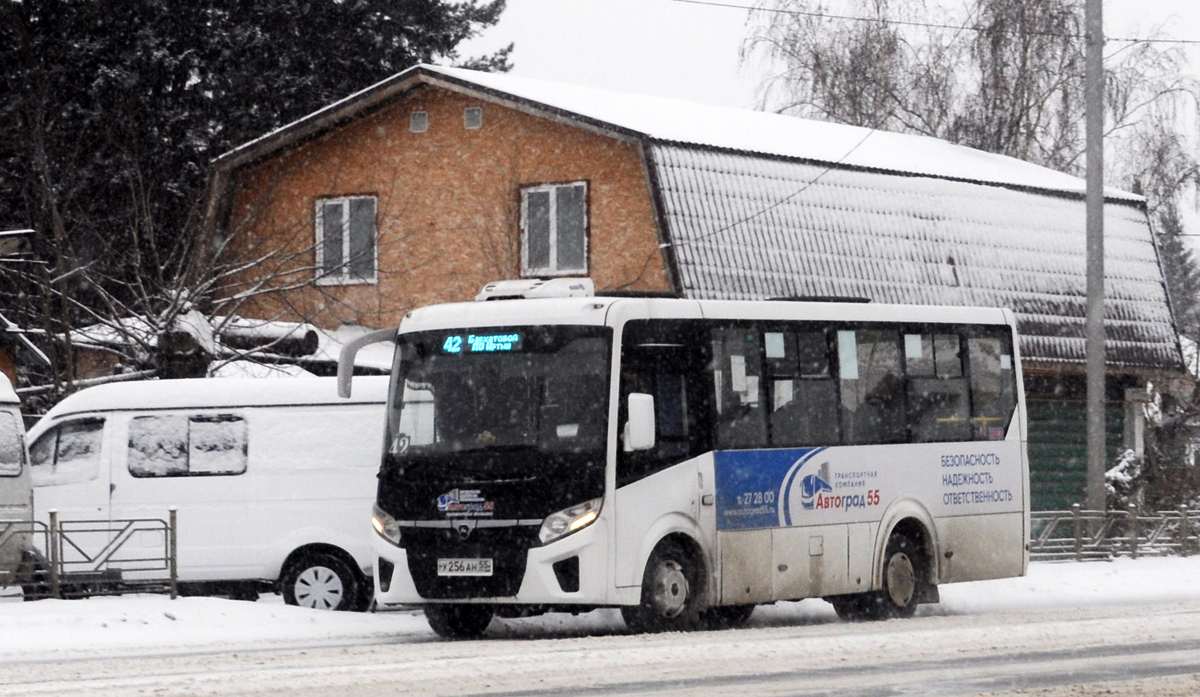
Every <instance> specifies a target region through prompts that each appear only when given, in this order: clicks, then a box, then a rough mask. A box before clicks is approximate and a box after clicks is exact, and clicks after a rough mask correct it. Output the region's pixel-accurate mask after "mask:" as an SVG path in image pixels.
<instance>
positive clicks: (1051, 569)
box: [0, 557, 1200, 684]
mask: <svg viewBox="0 0 1200 697" xmlns="http://www.w3.org/2000/svg"><path fill="white" fill-rule="evenodd" d="M941 597H942V602H941V604H940V605H933V606H925V607H924V608H922V610H921V611H920V613H919V614H921V615H927V616H928V615H974V614H986V613H1022V612H1032V613H1036V612H1038V611H1047V610H1056V611H1057V610H1065V609H1087V608H1089V607H1111V606H1114V605H1139V604H1161V603H1177V602H1197V601H1200V557H1193V558H1155V559H1140V560H1136V561H1134V560H1130V559H1118V560H1116V561H1112V562H1089V563H1075V562H1067V563H1056V564H1050V563H1036V564H1033V565H1031V567H1030V570H1029V575H1028V576H1026V577H1025V578H1019V579H1006V580H998V581H984V582H978V583H966V584H955V585H946V586H942V587H941ZM833 621H834V614H833V610H832V608H831V607H830V606H829V605H828V604H827V603H824V602H822V601H819V600H806V601H802V602H798V603H779V604H777V605H775V606H770V607H760V608H759V609H758V610H757V611H756V612H755V614H754V616H753V617H752V618H751V620H750V623H749V624H750V626H751V627H762V628H766V627H786V626H802V625H807V624H827V623H830V622H833ZM623 633H625V629H624V625H623V624H622V623H621V620H620V615H619V614H618V613H617V612H616V611H613V610H600V611H596V612H592V613H588V614H585V615H580V616H577V617H573V616H571V615H566V614H551V615H546V616H543V617H538V618H529V619H520V620H497V621H495V622H493V624H492V626H491V628H490V630H489V632H488V636H489V637H492V638H522V637H523V638H547V639H552V638H570V637H580V636H589V635H597V634H599V635H612V634H623ZM427 641H428V642H432V641H438V639H437V637H435V636H434V635H433V634H432V632H430V630H429V628H428V626H427V625H426V623H425V619H424V617H423V616H422V615H421V614H420V613H418V612H413V611H408V610H399V611H389V612H380V613H376V614H357V613H328V612H319V611H312V610H304V609H300V608H294V607H288V606H285V605H283V604H282V603H281V602H280V601H279V600H278V598H277V597H272V596H264V597H263V599H262V600H260V601H259V602H257V603H248V602H240V601H231V600H224V599H217V598H180V599H177V600H170V599H169V598H167V597H165V596H154V595H138V596H124V597H114V598H92V599H88V600H44V601H39V602H35V603H24V602H21V601H20V600H19V598H11V597H10V598H5V599H0V663H12V662H42V661H50V662H54V661H62V660H78V659H87V658H100V657H106V656H121V657H130V656H138V655H141V656H155V655H172V654H183V653H195V652H205V651H222V652H227V651H239V650H260V649H264V648H278V649H303V648H316V647H329V646H347V645H369V644H387V643H396V642H402V643H423V642H427ZM2 674H3V667H2V666H0V676H2ZM3 682H4V681H3V679H2V677H0V684H2V683H3Z"/></svg>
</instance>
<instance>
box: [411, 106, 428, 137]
mask: <svg viewBox="0 0 1200 697" xmlns="http://www.w3.org/2000/svg"><path fill="white" fill-rule="evenodd" d="M408 130H409V131H410V132H412V133H424V132H425V131H428V130H429V112H428V111H414V112H413V113H412V114H410V115H409V117H408Z"/></svg>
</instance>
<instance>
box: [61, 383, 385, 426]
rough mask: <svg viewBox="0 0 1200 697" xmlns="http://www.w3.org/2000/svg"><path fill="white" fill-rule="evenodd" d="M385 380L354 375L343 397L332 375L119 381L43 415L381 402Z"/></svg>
mask: <svg viewBox="0 0 1200 697" xmlns="http://www.w3.org/2000/svg"><path fill="white" fill-rule="evenodd" d="M387 383H388V378H387V377H386V376H378V377H376V376H363V377H356V378H355V379H354V396H353V397H352V398H350V399H342V398H341V397H338V395H337V380H336V379H335V378H306V379H301V380H286V379H261V380H248V379H236V378H228V379H227V378H197V379H192V380H142V381H137V382H117V383H110V384H107V385H98V386H96V387H90V388H88V389H86V390H81V391H79V392H76V393H75V394H73V395H71V396H69V397H67V398H66V399H64V400H63V401H61V402H59V403H58V404H57V405H55V407H54V408H53V409H51V410H50V411H49V412H48V413H47V414H46V416H45V417H43V420H44V421H52V420H54V419H59V418H62V417H64V416H68V415H71V414H82V413H94V412H102V411H133V410H139V409H188V408H214V407H235V406H236V407H249V406H292V405H309V404H331V405H337V404H352V403H358V404H363V403H383V402H384V401H386V399H387Z"/></svg>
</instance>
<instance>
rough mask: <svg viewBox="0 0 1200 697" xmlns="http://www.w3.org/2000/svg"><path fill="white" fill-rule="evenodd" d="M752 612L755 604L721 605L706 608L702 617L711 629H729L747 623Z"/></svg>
mask: <svg viewBox="0 0 1200 697" xmlns="http://www.w3.org/2000/svg"><path fill="white" fill-rule="evenodd" d="M752 614H754V606H753V605H721V606H718V607H710V608H708V609H707V610H705V611H704V614H703V615H702V618H703V620H704V624H706V625H708V627H709V628H710V629H729V628H731V627H740V626H742V625H743V624H746V622H749V621H750V615H752Z"/></svg>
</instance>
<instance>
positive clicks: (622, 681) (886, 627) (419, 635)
mask: <svg viewBox="0 0 1200 697" xmlns="http://www.w3.org/2000/svg"><path fill="white" fill-rule="evenodd" d="M942 599H943V602H942V604H941V605H938V606H930V607H928V608H924V609H923V610H922V612H921V613H920V616H918V617H917V618H914V619H911V620H893V621H889V622H882V623H861V624H847V623H842V622H839V621H837V620H836V618H835V617H834V615H833V612H832V610H831V609H830V608H829V606H828V605H827V604H825V603H823V602H821V601H816V600H812V601H804V602H800V603H781V604H779V605H777V606H774V607H767V608H760V609H759V610H758V611H756V613H755V616H754V617H753V618H751V621H750V623H749V625H748V627H747V628H746V629H741V630H731V631H722V632H695V633H690V634H667V635H630V634H628V633H627V632H625V630H624V629H623V627H622V625H621V623H620V620H619V616H618V615H617V614H616V613H615V612H613V611H597V612H594V613H589V614H587V615H583V616H580V617H571V616H569V615H549V616H546V617H543V618H531V619H523V620H498V621H496V622H494V623H493V625H492V627H491V629H490V630H489V633H488V636H487V638H485V639H484V640H481V641H476V642H443V641H439V640H437V639H436V638H435V637H434V636H433V634H432V633H431V632H429V630H428V629H427V627H426V626H425V623H424V620H423V618H421V617H420V616H419V615H415V614H412V613H407V612H398V613H396V612H393V613H380V614H376V615H349V614H340V613H339V614H330V613H316V612H310V611H304V610H300V609H297V608H291V607H285V606H282V605H280V604H278V603H273V602H259V603H237V602H233V601H225V600H218V599H199V598H193V599H183V600H178V601H170V600H168V599H165V598H159V597H152V596H140V597H126V598H98V599H93V600H87V601H43V602H39V603H19V602H7V603H0V694H4V695H9V694H11V695H62V694H88V695H140V694H156V695H158V694H163V695H283V694H287V695H291V696H302V695H322V696H328V695H329V694H331V693H340V694H347V695H351V694H379V695H389V694H428V695H472V694H490V695H494V694H506V695H517V694H520V695H555V696H556V697H557V696H558V695H564V694H604V695H633V694H683V695H690V694H695V695H700V694H704V695H733V694H737V695H748V694H754V695H760V694H762V695H766V694H824V693H836V694H848V695H898V694H944V695H960V694H961V695H974V694H984V693H996V694H1039V695H1058V694H1064V695H1065V694H1072V695H1078V694H1094V693H1100V690H1108V692H1104V693H1103V694H1128V695H1142V694H1154V695H1196V694H1200V559H1143V560H1138V561H1130V560H1119V561H1117V562H1112V563H1091V564H1053V565H1052V564H1036V565H1034V566H1033V567H1032V568H1031V571H1030V575H1029V576H1028V577H1026V578H1024V579H1010V580H1004V581H992V582H986V583H976V584H960V585H956V586H945V587H943V589H942Z"/></svg>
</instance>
